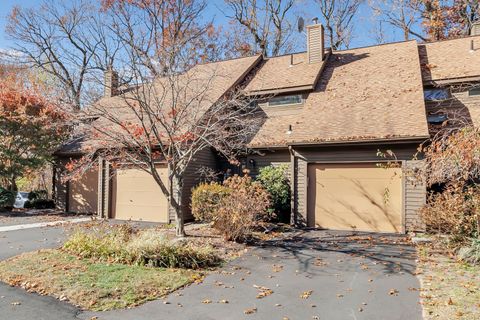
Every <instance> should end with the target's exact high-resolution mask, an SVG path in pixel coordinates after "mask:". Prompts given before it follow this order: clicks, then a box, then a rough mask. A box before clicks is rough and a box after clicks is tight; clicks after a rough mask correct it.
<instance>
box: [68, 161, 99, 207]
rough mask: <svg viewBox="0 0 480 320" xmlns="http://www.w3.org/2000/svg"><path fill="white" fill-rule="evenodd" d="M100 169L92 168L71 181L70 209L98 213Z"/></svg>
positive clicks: (69, 193)
mask: <svg viewBox="0 0 480 320" xmlns="http://www.w3.org/2000/svg"><path fill="white" fill-rule="evenodd" d="M97 196H98V170H97V169H90V170H88V171H87V172H85V173H84V174H83V175H82V176H81V177H79V178H78V179H75V180H70V181H69V190H68V210H69V211H71V212H77V213H95V214H96V213H97V206H98V201H97Z"/></svg>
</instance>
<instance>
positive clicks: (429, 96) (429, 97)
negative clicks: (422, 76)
mask: <svg viewBox="0 0 480 320" xmlns="http://www.w3.org/2000/svg"><path fill="white" fill-rule="evenodd" d="M423 96H424V97H425V100H426V101H439V100H446V99H448V98H450V92H449V90H448V89H447V88H433V89H425V90H423Z"/></svg>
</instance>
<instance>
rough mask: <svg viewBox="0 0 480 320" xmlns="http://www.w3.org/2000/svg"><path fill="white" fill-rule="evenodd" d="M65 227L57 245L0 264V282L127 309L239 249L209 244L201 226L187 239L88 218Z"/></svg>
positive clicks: (84, 304) (87, 304) (87, 305)
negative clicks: (64, 236)
mask: <svg viewBox="0 0 480 320" xmlns="http://www.w3.org/2000/svg"><path fill="white" fill-rule="evenodd" d="M70 228H72V229H69V230H70V231H69V232H71V236H70V237H69V239H68V240H67V241H66V242H65V243H64V245H63V246H62V247H61V248H58V249H50V250H40V251H37V252H31V253H25V254H22V255H19V256H17V257H13V258H10V259H8V260H5V261H2V262H0V281H3V282H6V283H8V284H10V285H12V286H19V287H22V288H24V289H26V290H27V291H30V292H37V293H39V294H43V295H50V296H53V297H56V298H58V299H60V300H65V301H68V302H70V303H72V304H74V305H77V306H79V307H81V308H83V309H88V310H94V311H99V310H110V309H116V308H125V307H133V306H136V305H139V304H142V303H144V302H146V301H149V300H153V299H157V298H159V297H162V296H164V295H166V294H168V293H170V292H172V291H174V290H176V289H178V288H180V287H183V286H185V285H188V284H190V283H192V282H201V281H202V279H203V276H204V275H205V273H207V272H208V271H210V270H212V268H214V267H217V266H219V265H221V263H222V262H223V259H224V257H229V255H230V254H232V257H234V253H235V252H239V251H240V249H241V248H237V247H227V246H223V247H222V250H220V249H219V248H218V247H217V248H214V247H213V246H212V245H211V244H210V243H207V241H206V240H205V239H204V238H206V237H210V236H207V235H204V236H202V235H201V234H202V232H203V233H204V232H205V231H202V229H201V228H198V229H199V230H197V229H195V230H192V231H191V232H192V233H193V234H196V235H197V237H195V238H194V239H192V241H189V240H187V239H184V240H181V241H180V240H178V239H176V238H175V233H174V229H173V228H171V227H170V228H168V227H165V228H150V229H137V228H134V227H132V226H131V225H130V224H120V225H111V224H108V223H105V222H90V223H86V224H84V225H82V226H80V227H78V226H77V227H75V226H70ZM217 238H220V237H218V236H217ZM213 240H216V239H214V238H213V237H212V238H209V241H211V242H212V243H215V244H217V245H218V241H213ZM217 252H218V253H217ZM231 252H234V253H231Z"/></svg>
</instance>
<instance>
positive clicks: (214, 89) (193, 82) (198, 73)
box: [56, 55, 261, 155]
mask: <svg viewBox="0 0 480 320" xmlns="http://www.w3.org/2000/svg"><path fill="white" fill-rule="evenodd" d="M260 60H261V56H260V55H257V56H252V57H246V58H239V59H232V60H225V61H220V62H212V63H205V64H199V65H197V66H195V67H193V68H192V69H190V70H189V71H188V72H186V73H185V74H184V75H179V76H177V77H174V79H169V80H168V81H175V85H176V87H175V88H174V89H173V90H179V88H180V87H182V91H181V92H171V90H172V87H171V86H170V85H171V84H172V83H170V82H168V81H167V80H166V79H164V78H163V79H162V78H161V79H157V80H155V81H154V82H153V83H150V84H145V85H143V87H142V88H139V89H138V91H136V89H135V88H132V89H131V91H130V92H126V93H125V94H123V95H121V96H114V97H104V98H101V99H100V100H99V101H97V102H96V103H95V104H94V105H93V106H92V107H91V108H90V110H88V111H87V114H88V113H89V112H90V113H91V114H92V115H96V114H101V111H102V110H103V109H105V110H107V109H108V113H107V114H110V115H112V114H113V115H114V116H115V119H117V120H122V121H131V122H133V123H135V122H136V121H138V118H137V117H136V115H135V114H134V113H133V111H132V109H131V107H130V106H129V104H130V105H132V104H134V103H136V96H135V95H136V94H143V93H144V92H146V96H145V97H142V98H148V97H149V98H151V99H153V98H154V97H151V96H150V95H151V94H152V93H156V94H157V97H155V99H156V100H157V101H158V102H157V105H156V107H158V108H162V107H163V108H168V107H169V106H170V105H171V104H170V102H169V101H171V97H172V96H175V98H176V99H177V101H176V103H177V104H178V105H182V101H180V100H181V99H185V100H186V102H187V103H189V106H187V107H189V108H190V109H195V110H188V117H184V118H182V119H183V121H184V122H185V123H180V124H177V125H178V126H179V127H182V126H183V127H185V129H186V130H187V129H188V127H187V126H188V125H189V124H191V123H192V122H194V121H195V120H196V119H200V118H201V117H202V114H204V112H205V111H206V110H208V108H209V107H210V106H212V104H214V103H215V102H217V101H218V100H219V99H220V98H222V96H223V95H224V94H225V93H226V92H227V91H228V90H229V89H231V88H233V87H235V86H236V85H238V84H239V83H240V82H241V81H243V80H244V78H245V76H246V75H247V73H249V72H250V71H251V69H252V68H253V67H255V66H256V65H257V64H258V62H259V61H260ZM134 91H135V92H134ZM127 101H130V102H127ZM192 101H194V102H193V103H192ZM153 109H154V111H155V110H160V109H155V107H153ZM166 113H167V110H164V115H165V116H166ZM95 126H96V127H97V128H100V127H111V128H115V127H118V124H113V123H112V122H111V120H110V119H108V118H106V117H99V118H98V120H96V123H95ZM82 129H84V127H81V128H79V130H77V132H78V133H77V134H76V138H74V139H73V140H71V141H69V142H68V143H66V144H65V145H64V146H62V147H61V148H60V150H58V151H57V152H56V154H58V155H62V154H65V155H66V154H69V155H70V154H78V153H82V152H84V151H87V150H91V148H96V147H98V145H99V144H98V143H95V141H94V140H95V138H93V137H92V138H90V139H87V136H88V132H85V131H82ZM102 142H104V141H102Z"/></svg>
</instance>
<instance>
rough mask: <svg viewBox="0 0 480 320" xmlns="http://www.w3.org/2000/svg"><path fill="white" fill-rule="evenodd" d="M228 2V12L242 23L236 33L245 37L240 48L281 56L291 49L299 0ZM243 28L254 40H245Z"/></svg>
mask: <svg viewBox="0 0 480 320" xmlns="http://www.w3.org/2000/svg"><path fill="white" fill-rule="evenodd" d="M225 4H226V5H227V7H228V10H229V12H227V15H228V16H229V17H230V18H231V19H232V21H234V22H235V23H236V24H237V25H238V26H240V28H239V29H240V32H238V33H236V35H237V37H241V39H242V40H243V41H240V44H239V48H238V49H239V50H240V51H241V52H242V53H243V54H245V55H246V54H251V53H262V54H264V55H266V56H277V55H279V54H281V53H282V52H284V51H285V50H288V49H290V45H291V42H290V40H291V35H292V23H291V20H292V18H293V17H292V11H293V8H294V4H295V0H263V1H262V0H259V1H257V0H225ZM241 30H244V31H246V32H247V33H248V34H249V35H250V36H251V38H252V39H253V41H252V43H248V42H247V43H245V40H247V39H243V37H242V36H243V34H242V33H241ZM237 40H238V39H237ZM247 41H248V40H247ZM242 47H243V48H242ZM246 47H248V50H246V49H245V48H246Z"/></svg>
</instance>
